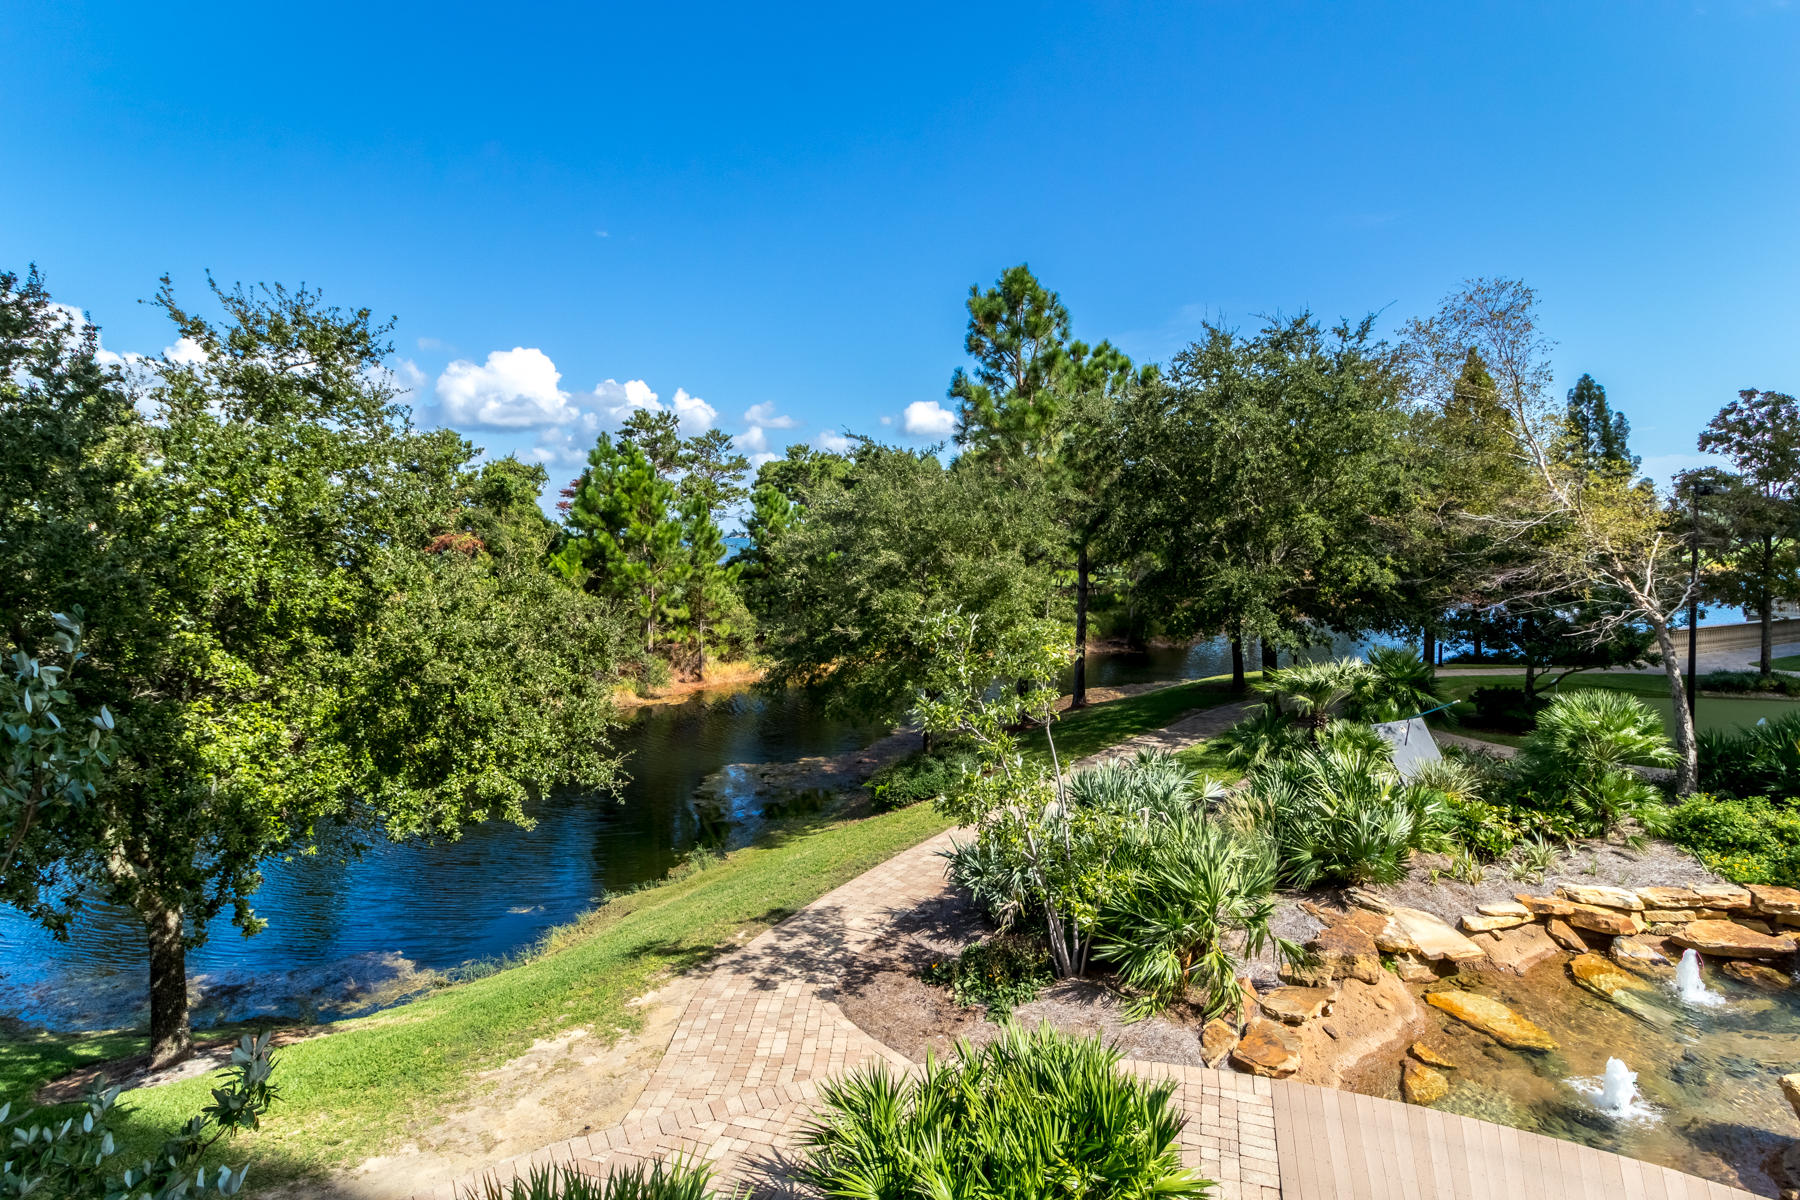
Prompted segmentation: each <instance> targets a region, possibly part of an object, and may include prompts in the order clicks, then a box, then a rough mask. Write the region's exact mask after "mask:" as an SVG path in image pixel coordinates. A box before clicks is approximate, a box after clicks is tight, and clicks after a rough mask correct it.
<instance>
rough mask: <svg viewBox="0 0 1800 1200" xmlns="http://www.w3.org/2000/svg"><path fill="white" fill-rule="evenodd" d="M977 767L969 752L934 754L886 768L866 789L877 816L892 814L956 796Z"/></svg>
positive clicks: (916, 756) (920, 756) (944, 751)
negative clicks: (925, 801) (918, 804)
mask: <svg viewBox="0 0 1800 1200" xmlns="http://www.w3.org/2000/svg"><path fill="white" fill-rule="evenodd" d="M976 765H977V761H976V758H975V756H974V755H973V754H971V753H970V752H969V751H968V750H965V749H950V750H934V751H932V752H931V753H930V754H919V755H915V756H914V757H912V758H907V759H902V760H901V761H900V762H897V763H894V764H892V765H891V766H886V767H883V768H882V769H881V770H879V771H877V772H875V774H874V775H871V776H870V777H869V781H868V782H867V783H865V784H863V786H864V787H866V788H868V789H869V792H870V793H871V794H872V795H873V796H874V798H875V804H874V807H875V811H876V812H892V811H893V810H894V809H897V808H909V807H911V806H912V805H914V804H917V803H919V802H920V801H922V800H939V799H941V798H943V797H945V796H948V795H951V794H953V793H954V792H955V791H956V789H957V788H959V787H961V786H962V784H963V779H964V777H965V776H966V775H967V774H968V773H969V772H970V771H973V770H975V768H976Z"/></svg>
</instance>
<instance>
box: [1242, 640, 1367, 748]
mask: <svg viewBox="0 0 1800 1200" xmlns="http://www.w3.org/2000/svg"><path fill="white" fill-rule="evenodd" d="M1373 679H1374V672H1373V671H1372V670H1370V668H1369V665H1368V664H1367V663H1365V662H1362V661H1361V660H1360V659H1354V658H1340V659H1338V660H1336V661H1335V662H1316V663H1296V664H1294V665H1293V666H1291V667H1280V668H1277V669H1275V670H1272V671H1264V672H1263V675H1262V678H1261V679H1259V680H1257V682H1256V685H1255V687H1256V691H1257V692H1259V693H1261V694H1262V695H1265V696H1270V697H1273V698H1274V703H1275V705H1276V707H1278V708H1279V709H1280V710H1281V711H1283V712H1288V713H1292V714H1293V715H1294V716H1295V717H1296V718H1297V719H1298V720H1299V722H1300V724H1301V726H1302V727H1303V728H1305V729H1306V730H1307V732H1308V735H1309V736H1311V737H1314V738H1316V737H1317V736H1318V735H1319V733H1321V732H1323V731H1324V729H1325V727H1326V726H1327V725H1329V724H1330V723H1331V719H1332V718H1333V717H1334V716H1336V715H1337V713H1338V710H1339V709H1340V708H1342V707H1343V706H1344V705H1345V704H1346V703H1347V702H1348V701H1350V700H1351V699H1352V698H1353V697H1355V696H1356V694H1357V693H1358V691H1360V690H1362V689H1364V688H1367V687H1369V686H1371V685H1372V682H1373Z"/></svg>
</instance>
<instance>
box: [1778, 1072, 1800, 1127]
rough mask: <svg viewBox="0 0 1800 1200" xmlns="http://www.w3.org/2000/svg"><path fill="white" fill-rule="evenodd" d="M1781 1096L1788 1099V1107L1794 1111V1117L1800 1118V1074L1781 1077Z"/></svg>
mask: <svg viewBox="0 0 1800 1200" xmlns="http://www.w3.org/2000/svg"><path fill="white" fill-rule="evenodd" d="M1781 1094H1782V1095H1784V1096H1786V1097H1787V1102H1788V1107H1789V1108H1791V1109H1793V1110H1794V1115H1795V1116H1796V1117H1800V1074H1795V1075H1783V1076H1782V1077H1781Z"/></svg>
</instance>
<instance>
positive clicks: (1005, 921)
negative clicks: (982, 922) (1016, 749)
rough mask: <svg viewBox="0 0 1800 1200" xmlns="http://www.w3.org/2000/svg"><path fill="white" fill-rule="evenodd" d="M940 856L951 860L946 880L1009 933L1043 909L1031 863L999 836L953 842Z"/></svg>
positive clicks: (994, 923) (1002, 929) (945, 873)
mask: <svg viewBox="0 0 1800 1200" xmlns="http://www.w3.org/2000/svg"><path fill="white" fill-rule="evenodd" d="M941 799H942V797H940V800H941ZM938 853H940V854H942V855H943V856H944V857H945V858H946V859H948V860H949V865H948V866H946V867H945V868H944V875H945V877H946V878H948V879H949V880H950V882H951V884H952V885H953V886H955V887H958V888H961V889H962V890H963V891H965V892H967V893H968V894H969V898H970V899H972V900H974V901H975V903H976V904H978V905H979V906H980V907H981V909H982V911H983V912H985V913H986V914H987V918H988V920H989V921H991V922H992V923H993V925H994V928H996V929H998V930H1000V931H1002V932H1005V931H1006V930H1008V929H1011V928H1012V927H1013V924H1014V923H1015V922H1016V921H1018V919H1019V918H1020V917H1021V916H1023V915H1024V914H1026V913H1027V912H1030V911H1032V910H1034V909H1038V908H1041V907H1042V906H1043V898H1042V897H1041V896H1040V895H1038V894H1037V893H1036V892H1034V890H1033V885H1034V883H1035V882H1036V879H1037V875H1036V873H1035V872H1033V871H1032V869H1031V866H1030V864H1029V862H1027V861H1026V859H1025V858H1024V856H1022V855H1020V854H1018V853H1017V852H1016V850H1015V847H1013V846H1012V845H1009V844H1007V843H1005V842H1003V841H1002V840H1001V839H1000V838H999V837H998V836H995V835H991V834H990V835H987V836H982V835H980V834H978V835H977V836H976V838H975V840H974V841H970V842H956V841H952V842H951V844H950V849H948V850H940V851H939V852H938Z"/></svg>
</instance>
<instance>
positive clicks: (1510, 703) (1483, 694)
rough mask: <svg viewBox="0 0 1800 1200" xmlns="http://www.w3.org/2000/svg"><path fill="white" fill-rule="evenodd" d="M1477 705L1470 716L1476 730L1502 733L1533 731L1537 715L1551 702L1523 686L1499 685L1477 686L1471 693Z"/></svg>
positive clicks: (1472, 701)
mask: <svg viewBox="0 0 1800 1200" xmlns="http://www.w3.org/2000/svg"><path fill="white" fill-rule="evenodd" d="M1469 701H1470V702H1471V703H1472V704H1473V705H1474V706H1475V712H1474V714H1473V716H1472V717H1471V718H1470V720H1471V723H1472V724H1473V725H1474V726H1475V728H1477V729H1493V730H1497V731H1499V732H1501V733H1530V732H1531V730H1532V727H1533V726H1535V725H1536V724H1537V718H1538V714H1539V713H1540V712H1542V711H1544V708H1545V707H1546V706H1547V705H1548V704H1549V703H1550V701H1549V699H1548V698H1546V697H1544V696H1542V695H1530V696H1528V695H1526V694H1525V691H1524V689H1522V688H1516V687H1511V686H1509V685H1506V684H1498V685H1494V686H1488V687H1478V688H1476V689H1475V690H1474V691H1473V692H1471V693H1470V694H1469Z"/></svg>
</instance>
